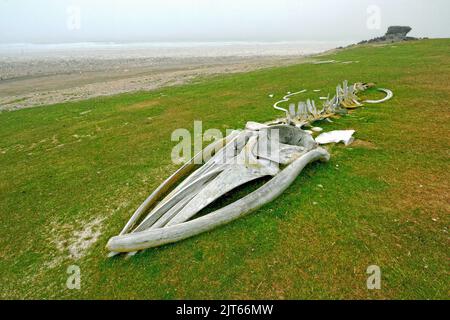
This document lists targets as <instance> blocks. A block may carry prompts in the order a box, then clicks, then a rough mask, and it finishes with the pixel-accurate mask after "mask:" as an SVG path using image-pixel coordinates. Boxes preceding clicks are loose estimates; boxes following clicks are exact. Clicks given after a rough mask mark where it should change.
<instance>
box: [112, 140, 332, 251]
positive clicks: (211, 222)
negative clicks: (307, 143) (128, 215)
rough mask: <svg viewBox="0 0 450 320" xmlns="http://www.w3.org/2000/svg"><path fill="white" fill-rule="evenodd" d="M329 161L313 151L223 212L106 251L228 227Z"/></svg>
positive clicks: (117, 242)
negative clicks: (309, 168) (311, 167)
mask: <svg viewBox="0 0 450 320" xmlns="http://www.w3.org/2000/svg"><path fill="white" fill-rule="evenodd" d="M329 157H330V155H329V154H328V152H327V151H326V150H325V149H322V148H317V149H314V150H312V151H310V152H308V153H307V154H305V155H303V156H302V157H300V158H299V159H297V160H295V161H294V162H293V163H292V164H290V165H289V166H288V167H286V168H285V169H284V170H283V171H281V172H280V173H279V174H278V175H276V176H275V177H273V178H272V179H271V180H270V181H268V182H267V183H266V184H264V185H263V186H262V187H261V188H259V189H258V190H256V191H254V192H252V193H250V194H249V195H247V196H246V197H244V198H242V199H240V200H238V201H236V202H233V203H232V204H230V205H228V206H226V207H224V208H221V209H219V210H217V211H215V212H212V213H210V214H208V215H206V216H203V217H200V218H197V219H194V220H191V221H188V222H184V223H180V224H176V225H172V226H166V227H164V228H157V229H148V230H146V231H142V232H136V233H131V234H126V235H120V236H116V237H113V238H111V239H110V240H109V241H108V244H107V246H106V247H107V249H108V250H110V251H113V252H134V251H138V250H143V249H148V248H151V247H157V246H160V245H163V244H167V243H172V242H177V241H179V240H183V239H186V238H189V237H192V236H195V235H198V234H200V233H203V232H205V231H208V230H211V229H214V228H216V227H218V226H221V225H224V224H226V223H229V222H231V221H233V220H236V219H238V218H240V217H242V216H244V215H246V214H248V213H249V212H251V211H253V210H256V209H258V208H260V207H261V206H263V205H265V204H267V203H269V202H271V201H272V200H274V199H275V198H277V197H278V196H280V195H281V194H282V193H283V192H284V190H286V189H287V188H288V187H289V186H290V185H291V183H292V182H293V181H294V180H295V179H296V177H297V176H298V175H299V174H300V172H301V171H302V170H303V168H304V167H305V166H306V165H308V164H309V163H311V162H314V161H317V160H322V161H328V160H329Z"/></svg>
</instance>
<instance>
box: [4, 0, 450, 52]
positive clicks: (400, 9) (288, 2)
mask: <svg viewBox="0 0 450 320" xmlns="http://www.w3.org/2000/svg"><path fill="white" fill-rule="evenodd" d="M370 5H376V6H377V7H378V8H379V9H380V18H381V20H380V21H381V23H380V29H373V27H372V28H368V27H367V20H368V18H370V16H371V15H370V14H369V13H368V12H367V9H368V7H369V6H370ZM71 8H72V9H73V8H79V10H80V15H79V17H80V19H79V22H80V24H79V28H78V27H76V28H70V27H68V19H70V16H69V15H70V13H71V12H72V13H73V11H71V10H72V9H71ZM449 15H450V1H448V0H337V1H336V0H271V1H269V0H147V1H144V0H0V42H2V43H26V42H35V43H36V42H37V43H39V42H44V43H58V42H86V41H117V42H119V41H120V42H122V41H284V40H286V41H289V40H318V41H327V40H330V41H331V40H332V41H335V40H344V41H346V40H363V39H369V38H372V37H374V36H378V35H382V34H384V32H385V31H386V29H387V27H388V26H389V25H409V26H411V27H413V32H412V33H411V34H410V35H411V36H426V37H450V23H449V22H448V21H449Z"/></svg>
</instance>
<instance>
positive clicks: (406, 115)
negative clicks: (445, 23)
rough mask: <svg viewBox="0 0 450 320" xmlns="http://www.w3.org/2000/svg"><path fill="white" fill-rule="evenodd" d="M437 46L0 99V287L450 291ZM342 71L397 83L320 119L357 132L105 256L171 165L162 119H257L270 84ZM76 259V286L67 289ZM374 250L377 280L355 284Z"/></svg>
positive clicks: (446, 48) (87, 293) (329, 78)
mask: <svg viewBox="0 0 450 320" xmlns="http://www.w3.org/2000/svg"><path fill="white" fill-rule="evenodd" d="M449 52H450V40H447V39H442V40H426V41H420V42H408V43H402V44H395V45H386V46H382V47H371V46H367V47H356V48H352V49H349V50H344V51H340V52H337V53H334V54H330V55H329V56H325V57H321V59H323V60H327V59H334V60H339V61H348V60H353V61H360V62H359V63H353V64H324V65H313V64H301V65H295V66H288V67H282V68H271V69H266V70H260V71H255V72H250V73H245V74H238V75H223V76H218V77H214V78H212V79H207V80H205V79H203V80H200V81H198V82H196V83H193V84H189V85H184V86H179V87H172V88H166V89H162V90H158V91H152V92H140V93H134V94H123V95H118V96H113V97H104V98H97V99H91V100H88V101H82V102H70V103H65V104H59V105H53V106H46V107H40V108H33V109H26V110H20V111H14V112H3V113H1V114H0V172H1V179H0V219H1V220H0V248H1V251H0V297H1V298H7V299H11V298H22V299H23V298H58V299H70V298H75V299H87V298H95V299H107V298H126V299H185V298H189V299H204V298H207V299H211V298H218V299H239V298H252V299H438V298H443V299H448V297H449V289H450V286H449V284H450V283H449V277H448V275H449V265H448V257H449V254H450V250H449V247H448V240H449V236H448V226H449V192H448V190H449V181H450V174H449V172H450V168H449V153H448V150H449V147H450V143H449V136H448V132H449V114H450V113H449V104H448V101H450V87H449V86H450V85H449V84H450V55H449ZM344 79H348V80H349V81H351V82H356V81H371V82H376V83H378V84H379V85H380V86H384V87H387V88H390V89H392V90H393V91H394V92H395V97H394V99H393V100H391V101H389V102H387V103H384V104H382V105H377V106H368V107H364V108H361V109H358V110H357V111H355V112H353V113H352V114H350V115H348V116H345V117H343V118H341V119H339V120H337V121H335V122H334V123H327V124H323V125H321V126H323V127H324V128H325V129H327V130H329V129H355V130H356V131H357V134H356V137H357V138H358V139H359V141H358V142H357V143H356V144H355V145H353V146H351V147H348V148H345V147H342V146H333V147H330V151H331V154H332V159H331V161H330V162H329V163H327V164H313V165H311V166H309V167H308V168H307V169H306V170H305V171H304V172H303V173H302V175H301V176H300V177H299V178H298V179H297V180H296V181H295V183H294V184H293V185H292V186H291V187H290V188H289V189H288V190H287V191H286V192H285V193H284V194H283V195H282V196H281V197H280V198H278V199H277V200H276V201H274V202H273V203H271V204H269V205H266V206H265V207H263V208H262V209H260V210H258V211H256V212H254V213H253V214H251V215H249V216H247V217H245V218H243V219H240V220H238V221H236V222H233V223H231V224H229V225H227V226H225V227H222V228H219V229H217V230H214V231H212V232H209V233H206V234H202V235H200V236H197V237H195V238H191V239H188V240H186V241H183V242H180V243H177V244H173V245H168V246H164V247H161V248H157V249H151V250H147V251H145V252H143V253H141V254H139V255H136V256H135V257H133V258H132V259H123V258H117V259H108V258H106V251H105V249H104V246H105V244H106V241H107V240H108V238H109V237H110V236H112V235H115V234H117V233H118V232H119V231H120V229H121V228H122V226H123V225H124V223H125V222H126V221H127V219H128V218H129V217H130V215H131V213H132V212H133V210H134V209H135V208H136V207H137V206H138V205H139V204H140V203H141V202H142V201H143V200H144V198H145V197H146V195H148V194H149V193H150V192H151V191H152V190H153V189H154V188H155V187H156V186H157V185H158V184H159V183H161V182H162V181H163V180H164V179H165V178H166V177H167V176H168V175H169V174H170V173H171V172H173V170H175V169H176V166H175V165H174V164H172V163H171V161H170V152H171V149H172V147H173V146H174V145H175V144H176V142H172V141H171V140H170V135H171V132H172V131H173V130H174V129H177V128H188V129H190V130H192V128H193V121H194V120H202V121H203V128H204V129H208V128H219V129H221V130H223V131H225V130H226V129H227V128H242V127H243V126H244V125H245V123H246V121H249V120H252V121H268V120H271V119H274V118H276V117H278V116H280V113H279V112H277V111H275V110H273V109H272V108H271V107H270V106H271V105H272V103H273V100H274V99H271V98H269V97H268V95H269V94H270V93H274V94H275V95H276V98H277V97H280V96H282V95H284V93H285V92H287V91H296V90H297V89H302V88H307V89H316V88H321V89H323V92H328V91H330V92H332V90H333V87H334V86H335V85H336V84H337V83H339V82H341V81H342V80H344ZM319 184H320V185H322V186H323V188H320V187H319V186H318V185H319ZM86 225H87V226H88V227H86ZM89 243H91V244H92V245H91V246H88V245H87V244H89ZM72 264H76V265H79V266H80V268H81V275H82V278H81V290H69V289H67V287H66V279H67V277H68V275H67V274H66V270H67V267H68V266H70V265H72ZM372 264H376V265H378V266H380V268H381V271H382V289H381V290H368V289H367V288H366V279H367V276H368V275H367V274H366V269H367V267H368V266H369V265H372Z"/></svg>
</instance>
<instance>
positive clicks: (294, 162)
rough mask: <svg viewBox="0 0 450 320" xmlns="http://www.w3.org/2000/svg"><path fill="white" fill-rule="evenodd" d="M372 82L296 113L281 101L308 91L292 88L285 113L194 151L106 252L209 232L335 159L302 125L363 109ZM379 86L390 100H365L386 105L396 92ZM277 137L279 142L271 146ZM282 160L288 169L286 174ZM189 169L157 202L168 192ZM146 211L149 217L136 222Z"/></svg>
mask: <svg viewBox="0 0 450 320" xmlns="http://www.w3.org/2000/svg"><path fill="white" fill-rule="evenodd" d="M371 86H373V85H372V84H365V83H356V84H354V85H352V86H349V85H348V82H347V81H344V82H343V84H342V85H338V86H337V87H336V95H335V96H334V97H333V98H331V99H330V98H329V96H328V97H326V99H324V100H325V101H324V102H323V106H322V108H321V109H319V108H318V107H316V104H315V101H314V100H309V99H308V100H306V102H299V103H298V107H297V110H296V105H295V104H290V105H289V110H286V109H284V108H282V107H280V106H279V104H281V103H283V102H288V101H289V100H290V98H291V97H293V96H295V95H299V94H302V93H304V92H306V90H301V91H298V92H294V93H288V95H286V96H284V97H283V100H281V101H278V102H276V103H275V104H274V108H275V109H277V110H281V111H283V112H285V114H286V118H282V119H277V120H275V121H272V122H268V123H266V124H260V123H255V122H249V123H247V125H246V128H245V130H243V131H234V132H233V133H232V134H231V135H230V136H228V137H226V138H224V139H221V140H219V141H216V142H214V143H212V144H211V145H209V146H208V147H206V148H205V149H204V150H203V151H202V152H200V153H199V154H197V155H195V156H194V158H192V159H191V160H190V161H188V162H187V163H186V164H185V165H183V166H182V167H181V168H180V169H178V170H177V171H176V172H175V173H174V174H173V175H172V176H170V177H169V178H168V179H167V180H166V181H164V182H163V183H162V184H161V185H160V186H159V187H158V188H157V189H156V190H155V191H154V192H153V193H152V194H151V195H150V196H149V197H148V198H147V199H146V200H145V201H144V203H143V204H142V205H141V206H140V207H139V208H138V209H137V210H136V212H135V213H134V214H133V216H132V217H131V219H130V220H129V221H128V222H127V224H126V225H125V227H124V228H123V230H122V231H121V233H120V234H119V235H118V236H116V237H113V238H111V239H110V240H109V241H108V244H107V249H108V250H110V251H111V255H114V254H117V253H120V252H128V253H129V254H130V255H133V254H135V253H136V251H138V250H143V249H146V248H151V247H155V246H159V245H163V244H166V243H171V242H176V241H179V240H182V239H186V238H188V237H191V236H194V235H197V234H199V233H202V232H205V231H208V230H211V229H213V228H216V227H218V226H220V225H222V224H225V223H228V222H230V221H232V220H235V219H237V218H239V217H241V216H243V215H245V214H247V213H249V212H251V211H253V210H255V209H257V208H259V207H261V206H262V205H264V204H266V203H268V202H270V201H272V200H274V199H275V198H276V197H278V196H279V195H280V194H281V193H282V192H283V191H284V190H285V189H286V188H287V187H288V186H289V185H290V184H291V183H292V182H293V181H294V179H295V178H296V177H297V176H298V174H300V172H301V171H302V170H303V168H304V167H305V166H306V165H307V164H308V163H310V162H313V161H317V160H322V161H327V160H328V159H329V154H328V152H327V151H326V150H324V149H322V148H320V147H318V145H317V143H316V142H315V140H314V139H313V138H312V136H311V135H310V134H309V133H307V132H306V131H303V130H301V129H300V128H301V127H302V126H304V125H306V124H311V123H313V122H314V121H317V120H321V119H327V120H329V119H328V117H330V116H332V115H334V114H337V113H341V112H342V111H344V110H345V109H352V108H356V107H359V106H361V105H362V104H361V103H360V102H359V100H358V96H357V94H358V92H361V91H364V90H366V89H368V88H369V87H371ZM378 90H379V91H382V92H385V93H386V97H385V98H384V99H381V100H366V101H364V102H365V103H381V102H384V101H387V100H389V99H391V98H392V97H393V93H392V91H390V90H388V89H378ZM274 141H276V142H277V143H275V144H274V145H272V144H273V142H274ZM269 149H270V150H269ZM200 160H204V164H203V165H202V166H201V167H200V168H198V169H197V170H195V171H194V172H192V171H193V170H194V168H195V165H196V164H198V163H199V162H200ZM279 165H283V166H287V167H286V168H285V169H283V170H281V171H280V168H279ZM190 172H192V173H191V174H190V175H189V176H187V177H186V178H185V179H184V180H183V181H182V182H181V183H179V184H178V186H177V187H175V188H173V190H172V191H170V192H169V193H168V194H167V195H166V196H165V197H164V198H163V199H162V200H161V201H160V202H159V203H158V204H156V202H157V201H158V200H160V198H162V195H163V194H165V193H167V192H168V191H169V190H170V189H171V188H172V187H173V186H174V185H175V184H176V183H178V182H179V181H180V180H181V179H182V178H183V177H185V176H186V175H187V174H189V173H190ZM264 176H271V177H272V178H271V179H270V180H269V181H268V182H267V183H265V184H264V185H263V186H262V187H260V188H259V189H258V190H256V191H254V192H252V193H250V194H249V195H247V196H246V197H244V198H242V199H240V200H238V201H236V202H234V203H232V204H230V205H228V206H226V207H223V208H221V209H219V210H216V211H215V212H212V213H209V214H207V215H205V216H202V217H199V218H195V215H196V214H197V213H199V212H200V211H201V210H202V209H204V208H205V207H207V206H208V205H209V204H211V203H212V202H214V201H215V200H217V199H219V198H220V197H222V196H223V195H224V194H226V193H227V192H229V191H232V190H234V189H235V188H237V187H239V186H241V185H243V184H245V183H247V182H249V181H252V180H255V179H259V178H261V177H264ZM152 207H153V209H152V210H150V209H151V208H152ZM149 210H150V212H148V211H149ZM145 213H147V216H146V217H145V218H143V219H142V221H141V222H140V224H139V225H138V226H137V227H135V225H136V224H137V223H138V221H139V220H141V218H142V216H143V215H144V214H145ZM133 228H134V229H133Z"/></svg>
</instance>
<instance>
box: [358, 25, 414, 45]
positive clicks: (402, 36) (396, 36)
mask: <svg viewBox="0 0 450 320" xmlns="http://www.w3.org/2000/svg"><path fill="white" fill-rule="evenodd" d="M411 30H412V28H411V27H408V26H391V27H389V28H388V30H387V32H386V34H385V35H384V36H382V37H378V38H375V39H372V40H365V41H362V42H360V43H359V44H365V43H377V42H399V41H407V40H417V38H412V37H408V36H407V35H408V33H410V32H411Z"/></svg>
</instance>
